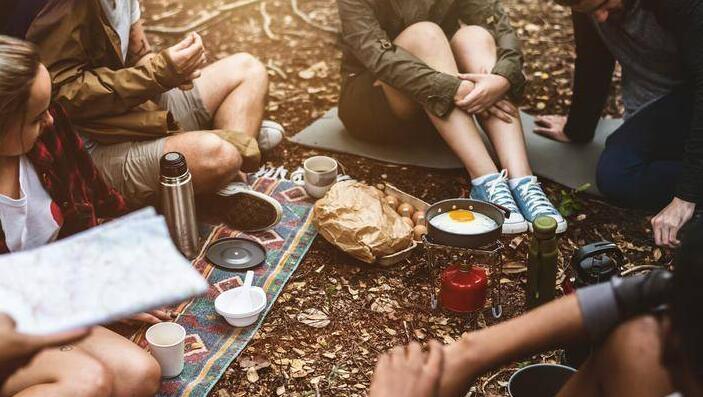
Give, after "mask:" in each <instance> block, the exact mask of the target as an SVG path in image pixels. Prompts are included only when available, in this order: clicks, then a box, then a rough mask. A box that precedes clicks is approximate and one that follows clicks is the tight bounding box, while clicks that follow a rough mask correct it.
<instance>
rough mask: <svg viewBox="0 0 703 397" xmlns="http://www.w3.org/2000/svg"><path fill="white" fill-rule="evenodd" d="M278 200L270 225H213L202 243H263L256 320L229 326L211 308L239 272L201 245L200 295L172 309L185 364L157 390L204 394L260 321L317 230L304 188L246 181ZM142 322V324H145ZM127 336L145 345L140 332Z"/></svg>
mask: <svg viewBox="0 0 703 397" xmlns="http://www.w3.org/2000/svg"><path fill="white" fill-rule="evenodd" d="M252 187H253V188H254V189H256V190H257V191H260V192H263V193H266V194H269V195H271V196H272V197H274V198H275V199H276V200H278V201H279V202H280V203H281V205H282V206H283V218H282V220H281V222H280V223H279V224H278V225H277V226H276V227H275V228H274V229H272V230H269V231H266V232H262V233H254V234H244V233H241V232H237V231H234V230H232V229H230V228H228V227H227V226H224V225H220V226H216V227H215V228H214V229H211V230H212V231H211V232H210V234H209V237H208V239H207V241H206V242H205V244H204V247H207V245H208V244H209V243H210V242H212V241H215V240H218V239H220V238H225V237H238V236H241V237H247V238H251V239H254V240H257V241H258V242H260V243H261V244H263V245H264V246H265V247H266V249H267V251H268V253H267V258H266V263H264V264H263V265H261V266H259V267H258V268H255V269H254V271H255V277H254V284H255V285H258V286H260V287H262V288H263V289H264V290H265V291H266V295H267V298H268V304H267V306H266V309H265V310H264V312H263V313H262V314H261V316H260V317H259V321H258V322H257V323H256V324H254V325H252V326H250V327H247V328H234V327H232V326H230V325H229V324H227V323H226V322H225V320H224V319H223V318H222V317H221V316H220V315H218V314H217V313H216V312H215V307H214V300H215V298H216V297H217V296H218V295H219V294H220V293H221V292H223V291H226V290H229V289H231V288H234V287H237V286H239V285H241V284H242V279H243V276H244V272H228V271H224V270H220V269H219V268H216V267H214V266H213V265H212V264H211V263H210V262H208V260H207V259H205V252H204V251H205V250H204V249H203V251H202V252H201V253H200V255H199V256H198V257H197V258H196V259H195V260H194V261H193V266H195V268H196V269H198V271H200V273H201V274H202V275H203V276H204V277H205V278H206V279H207V280H208V282H209V283H210V290H209V291H208V293H207V294H206V295H205V296H201V297H198V298H195V299H192V300H190V301H189V302H185V303H183V304H181V305H180V306H178V308H177V309H176V310H177V312H178V313H180V314H179V316H178V319H177V320H176V322H177V323H179V324H181V325H182V326H183V327H185V329H186V334H187V336H186V344H185V345H186V346H185V368H184V370H183V372H182V373H181V375H180V376H179V377H178V378H174V379H165V380H164V381H163V382H162V384H161V391H160V392H159V396H169V397H171V396H178V397H189V396H193V397H200V396H205V395H207V393H208V392H209V391H210V390H211V389H212V387H213V386H214V385H215V383H216V382H217V381H218V380H219V379H220V377H221V376H222V374H223V373H224V372H225V370H226V369H227V368H228V367H229V365H230V364H231V363H232V361H233V360H234V359H235V358H237V356H239V354H240V353H241V351H242V350H243V349H244V348H245V347H246V345H247V343H248V342H249V340H250V339H251V338H252V337H253V336H254V334H255V333H256V331H257V330H258V329H259V327H260V326H261V324H262V322H263V321H264V319H265V317H266V314H268V312H269V310H271V307H272V306H273V304H274V302H275V301H276V298H277V297H278V294H279V293H280V292H281V290H282V289H283V287H284V286H285V284H286V282H287V281H288V279H289V278H290V276H291V275H292V274H293V272H294V271H295V269H296V268H297V267H298V264H299V263H300V261H301V260H302V259H303V257H304V256H305V253H306V252H307V251H308V249H309V248H310V245H311V244H312V241H313V239H314V238H315V236H316V235H317V230H316V229H315V227H314V226H313V225H312V222H311V220H312V205H313V201H312V199H310V198H309V197H308V195H307V194H306V193H305V189H303V188H302V187H300V186H296V185H294V184H293V183H292V182H288V181H278V180H273V179H267V178H260V179H258V180H257V181H256V182H254V183H253V184H252ZM145 328H146V327H145ZM145 330H146V329H142V330H140V331H139V332H138V333H137V334H135V336H134V337H133V338H132V339H133V340H134V341H135V343H137V344H139V345H140V346H142V347H145V346H146V340H145V339H144V332H145Z"/></svg>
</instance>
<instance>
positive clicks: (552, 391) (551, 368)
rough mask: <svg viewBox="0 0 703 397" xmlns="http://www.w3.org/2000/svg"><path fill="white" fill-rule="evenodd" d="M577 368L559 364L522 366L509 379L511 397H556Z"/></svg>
mask: <svg viewBox="0 0 703 397" xmlns="http://www.w3.org/2000/svg"><path fill="white" fill-rule="evenodd" d="M575 372H576V370H575V369H573V368H571V367H567V366H565V365H559V364H534V365H528V366H527V367H524V368H521V369H520V370H518V371H517V372H515V373H514V374H513V375H512V376H511V377H510V380H509V381H508V394H509V395H510V397H554V396H556V395H557V394H558V393H559V390H561V388H562V387H564V385H565V384H566V382H567V381H568V380H569V378H570V377H571V376H572V375H573V374H574V373H575Z"/></svg>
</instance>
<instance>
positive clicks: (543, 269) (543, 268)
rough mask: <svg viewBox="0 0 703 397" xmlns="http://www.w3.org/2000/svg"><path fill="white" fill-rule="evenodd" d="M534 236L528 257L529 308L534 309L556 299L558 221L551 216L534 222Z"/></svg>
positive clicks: (539, 218) (541, 217) (538, 218)
mask: <svg viewBox="0 0 703 397" xmlns="http://www.w3.org/2000/svg"><path fill="white" fill-rule="evenodd" d="M532 227H533V229H532V230H533V235H532V240H531V241H530V248H529V252H528V255H527V308H528V309H533V308H535V307H537V306H539V305H542V304H544V303H547V302H549V301H551V300H552V299H554V295H555V294H556V282H557V261H558V260H559V247H558V246H557V237H556V231H557V221H556V220H555V219H554V218H552V217H549V216H540V217H537V219H535V220H534V221H533V222H532Z"/></svg>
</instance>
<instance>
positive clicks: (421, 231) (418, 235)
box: [413, 225, 427, 241]
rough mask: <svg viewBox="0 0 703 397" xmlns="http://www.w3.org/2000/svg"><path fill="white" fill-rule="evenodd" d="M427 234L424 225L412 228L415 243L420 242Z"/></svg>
mask: <svg viewBox="0 0 703 397" xmlns="http://www.w3.org/2000/svg"><path fill="white" fill-rule="evenodd" d="M425 234H427V228H426V227H425V225H417V226H415V227H414V228H413V237H415V240H416V241H420V240H422V236H424V235H425Z"/></svg>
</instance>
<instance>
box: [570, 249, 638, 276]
mask: <svg viewBox="0 0 703 397" xmlns="http://www.w3.org/2000/svg"><path fill="white" fill-rule="evenodd" d="M624 263H625V260H624V257H623V254H622V251H620V249H619V248H618V246H617V245H615V243H611V242H610V241H600V242H597V243H593V244H589V245H586V246H584V247H581V248H580V249H579V250H578V251H576V253H575V254H574V256H573V258H572V260H571V267H572V269H573V270H574V273H575V274H574V288H581V287H585V286H587V285H593V284H598V283H602V282H604V281H608V280H610V279H611V278H612V277H613V276H619V275H620V273H621V272H622V270H623V265H624Z"/></svg>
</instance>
